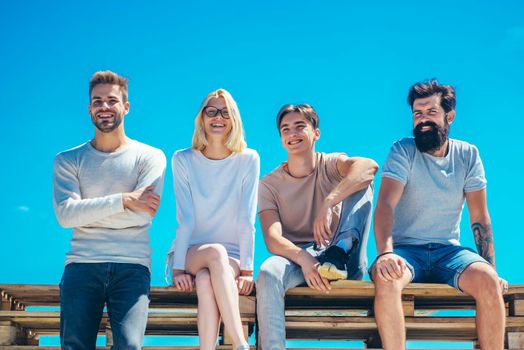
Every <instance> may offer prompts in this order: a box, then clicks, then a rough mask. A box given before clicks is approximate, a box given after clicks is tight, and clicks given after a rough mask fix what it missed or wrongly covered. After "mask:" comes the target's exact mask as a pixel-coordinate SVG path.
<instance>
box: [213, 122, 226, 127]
mask: <svg viewBox="0 0 524 350" xmlns="http://www.w3.org/2000/svg"><path fill="white" fill-rule="evenodd" d="M211 127H213V128H224V127H225V125H224V124H217V123H215V124H211Z"/></svg>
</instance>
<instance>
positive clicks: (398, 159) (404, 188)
mask: <svg viewBox="0 0 524 350" xmlns="http://www.w3.org/2000/svg"><path fill="white" fill-rule="evenodd" d="M408 103H409V105H410V107H411V110H412V116H413V127H414V129H413V134H414V138H405V139H402V140H400V141H397V142H395V143H394V144H393V146H392V148H391V151H390V153H389V155H388V157H387V159H386V162H385V164H384V167H383V171H382V185H381V187H380V193H379V198H378V203H377V207H376V210H375V223H374V231H375V240H376V244H377V253H378V256H377V258H376V260H375V262H374V264H373V265H372V267H371V269H370V272H371V277H372V279H373V282H374V283H375V287H376V293H375V315H376V321H377V325H378V328H379V332H380V336H381V339H382V343H383V346H384V349H386V350H388V349H394V350H398V349H405V340H406V335H405V325H404V315H403V311H402V303H401V293H402V289H403V288H404V287H405V286H406V285H407V284H408V283H409V282H421V283H447V284H449V285H451V286H453V287H455V288H457V289H459V290H460V291H462V292H464V293H466V294H469V295H471V296H473V298H474V299H475V301H476V305H477V308H476V310H477V313H476V321H477V333H478V339H479V342H480V346H481V348H482V349H502V348H503V345H504V322H505V308H504V300H503V298H502V295H503V292H505V291H507V288H508V284H507V282H506V281H505V280H503V279H501V278H499V276H498V275H497V272H496V271H495V248H494V243H493V233H492V230H491V220H490V217H489V214H488V209H487V204H486V178H485V175H484V168H483V166H482V162H481V160H480V157H479V152H478V149H477V148H476V147H475V146H473V145H471V144H469V143H467V142H464V141H459V140H455V139H450V138H448V133H449V128H450V125H451V123H452V122H453V120H454V118H455V90H454V89H453V87H451V86H448V85H440V84H439V83H438V82H437V81H436V80H431V81H427V82H421V83H417V84H415V85H413V86H412V87H411V89H410V90H409V95H408ZM464 200H466V202H467V205H468V211H469V217H470V223H471V230H472V232H473V234H474V237H475V244H476V246H477V252H478V254H477V253H475V252H474V251H473V250H472V249H469V248H465V247H462V246H461V245H460V243H459V238H460V219H461V215H462V208H463V206H464Z"/></svg>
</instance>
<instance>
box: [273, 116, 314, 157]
mask: <svg viewBox="0 0 524 350" xmlns="http://www.w3.org/2000/svg"><path fill="white" fill-rule="evenodd" d="M319 137H320V130H319V129H315V128H314V127H313V125H312V124H311V122H310V121H309V120H308V119H307V118H306V117H305V116H303V115H302V113H299V112H290V113H288V114H286V115H285V116H284V117H283V118H282V121H281V122H280V138H281V140H282V146H284V148H285V149H286V151H287V152H288V153H302V152H304V151H309V150H311V149H312V148H313V145H314V144H315V141H316V140H318V138H319Z"/></svg>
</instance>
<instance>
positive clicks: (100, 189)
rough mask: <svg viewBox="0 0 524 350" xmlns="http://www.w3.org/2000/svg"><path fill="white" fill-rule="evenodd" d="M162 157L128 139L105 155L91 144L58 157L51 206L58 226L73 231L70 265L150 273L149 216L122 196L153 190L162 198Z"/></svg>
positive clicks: (163, 162) (68, 255)
mask: <svg viewBox="0 0 524 350" xmlns="http://www.w3.org/2000/svg"><path fill="white" fill-rule="evenodd" d="M165 168H166V157H165V156H164V153H163V152H162V151H161V150H159V149H156V148H153V147H151V146H148V145H145V144H143V143H140V142H137V141H133V140H130V142H129V143H128V144H126V145H125V146H123V147H121V148H120V149H118V150H117V151H115V152H111V153H104V152H100V151H98V150H96V149H95V148H93V146H92V145H91V143H90V142H86V143H84V144H82V145H80V146H78V147H75V148H73V149H70V150H67V151H64V152H61V153H59V154H58V155H57V156H56V158H55V164H54V177H53V204H54V208H55V213H56V217H57V219H58V223H59V224H60V225H61V226H62V227H66V228H69V227H71V228H73V238H72V239H71V250H70V251H69V253H67V256H66V264H69V263H73V262H80V263H97V262H116V263H132V264H140V265H144V266H147V267H148V268H151V247H150V245H149V228H150V227H151V221H152V218H151V216H149V214H147V213H145V212H134V211H131V210H129V209H125V208H124V206H123V203H122V193H123V192H133V191H135V190H137V189H140V188H144V187H147V186H150V185H155V192H156V193H157V194H161V193H162V186H163V177H164V172H165Z"/></svg>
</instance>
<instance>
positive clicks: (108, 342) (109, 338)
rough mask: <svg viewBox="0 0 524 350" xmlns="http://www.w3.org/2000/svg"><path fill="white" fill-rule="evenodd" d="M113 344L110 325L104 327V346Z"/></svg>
mask: <svg viewBox="0 0 524 350" xmlns="http://www.w3.org/2000/svg"><path fill="white" fill-rule="evenodd" d="M112 346H113V331H111V327H110V326H107V327H106V347H108V348H110V347H112Z"/></svg>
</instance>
